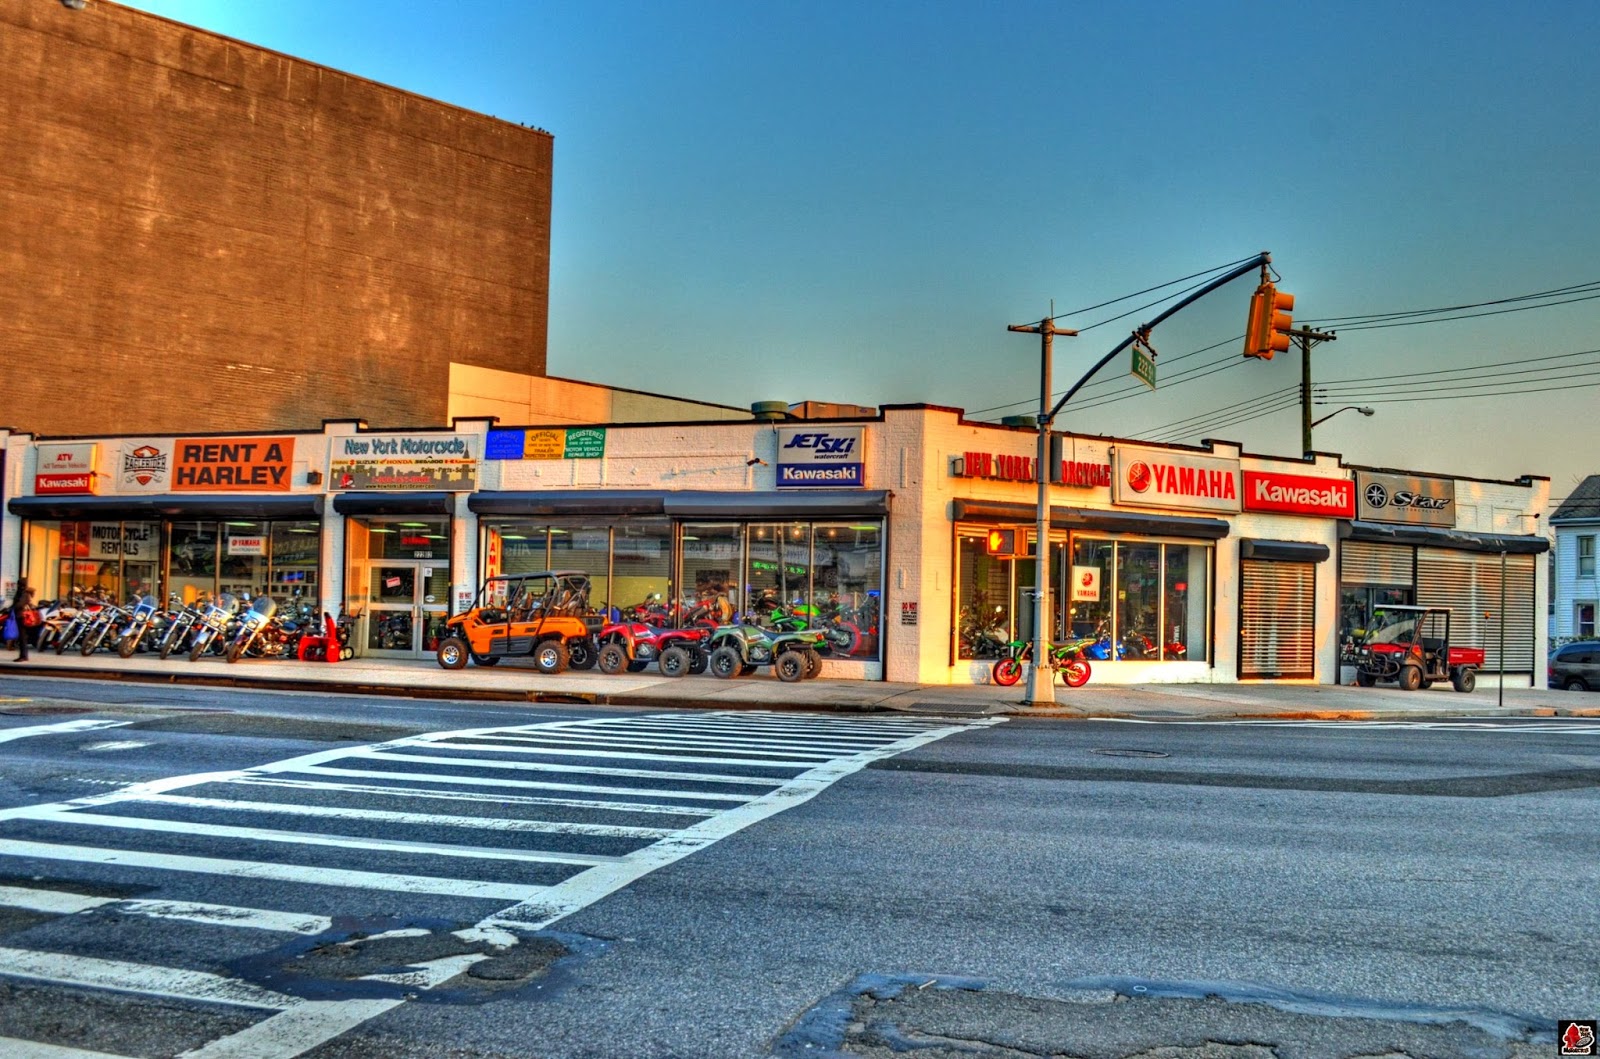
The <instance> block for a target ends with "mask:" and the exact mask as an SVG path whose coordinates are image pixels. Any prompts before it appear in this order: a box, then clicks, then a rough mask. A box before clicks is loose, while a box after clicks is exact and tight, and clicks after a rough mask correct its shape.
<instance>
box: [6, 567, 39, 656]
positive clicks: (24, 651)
mask: <svg viewBox="0 0 1600 1059" xmlns="http://www.w3.org/2000/svg"><path fill="white" fill-rule="evenodd" d="M32 610H33V589H31V588H29V587H28V579H27V578H23V579H22V580H20V581H18V582H17V594H16V595H15V596H13V597H11V610H10V612H9V613H8V614H7V615H6V623H5V628H6V632H7V634H8V635H9V634H10V631H11V629H12V627H13V626H15V627H16V635H17V658H16V660H17V661H18V662H26V661H27V660H28V639H29V637H31V636H33V634H34V633H33V630H34V629H35V628H36V627H37V626H38V622H37V621H36V622H34V624H33V625H29V624H28V620H27V615H28V614H29V613H30V612H31V611H32Z"/></svg>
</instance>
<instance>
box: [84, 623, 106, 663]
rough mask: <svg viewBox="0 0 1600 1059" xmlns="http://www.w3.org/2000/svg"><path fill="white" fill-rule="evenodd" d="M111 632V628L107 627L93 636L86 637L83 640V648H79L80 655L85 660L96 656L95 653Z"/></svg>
mask: <svg viewBox="0 0 1600 1059" xmlns="http://www.w3.org/2000/svg"><path fill="white" fill-rule="evenodd" d="M110 631H111V626H109V625H107V626H105V627H104V628H102V629H101V630H100V631H99V632H97V633H95V634H94V635H93V636H85V637H84V638H83V646H81V647H79V648H78V653H79V654H80V655H82V656H83V657H85V658H88V657H89V656H90V655H92V654H94V653H95V651H97V650H98V649H99V648H100V641H101V640H104V639H105V638H106V633H108V632H110Z"/></svg>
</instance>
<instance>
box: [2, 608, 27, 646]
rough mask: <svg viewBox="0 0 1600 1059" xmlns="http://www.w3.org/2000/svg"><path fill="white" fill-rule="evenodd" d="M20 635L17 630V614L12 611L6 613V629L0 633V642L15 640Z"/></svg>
mask: <svg viewBox="0 0 1600 1059" xmlns="http://www.w3.org/2000/svg"><path fill="white" fill-rule="evenodd" d="M21 635H22V633H21V632H20V631H18V629H17V612H16V611H14V610H8V611H6V628H5V632H4V633H0V640H15V639H17V638H18V637H19V636H21Z"/></svg>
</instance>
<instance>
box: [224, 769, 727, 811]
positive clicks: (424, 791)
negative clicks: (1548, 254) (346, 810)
mask: <svg viewBox="0 0 1600 1059" xmlns="http://www.w3.org/2000/svg"><path fill="white" fill-rule="evenodd" d="M232 782H233V783H234V784H237V785H240V786H256V787H284V788H292V789H298V790H312V791H338V792H341V793H346V794H372V795H377V796H380V797H386V798H394V797H399V798H432V799H434V800H436V801H447V802H494V803H495V804H497V805H549V806H559V807H561V808H566V809H597V810H600V811H601V812H608V813H646V814H655V815H663V816H711V815H714V814H716V813H720V812H721V811H722V810H721V809H715V808H708V807H706V806H702V805H652V804H650V803H648V802H602V801H596V800H594V799H592V798H551V797H544V796H540V795H530V794H507V793H505V792H504V791H499V790H497V791H495V792H494V793H492V794H485V793H483V792H480V791H452V790H442V789H435V788H430V787H384V786H382V785H379V784H372V783H324V782H322V781H321V780H297V779H294V778H292V777H289V776H253V777H241V778H240V779H236V780H233V781H232Z"/></svg>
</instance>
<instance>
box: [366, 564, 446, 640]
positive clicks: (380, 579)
mask: <svg viewBox="0 0 1600 1059" xmlns="http://www.w3.org/2000/svg"><path fill="white" fill-rule="evenodd" d="M449 580H450V573H449V569H448V567H445V566H443V565H442V564H436V563H432V562H428V561H427V560H406V559H387V560H382V561H377V562H371V563H367V564H364V570H363V576H362V580H361V584H362V586H363V588H364V589H365V592H366V597H367V598H366V605H365V606H364V607H363V608H362V610H361V625H360V628H359V629H358V631H357V636H358V638H359V642H360V643H361V646H362V654H364V655H369V656H372V657H375V658H421V657H424V656H425V655H428V654H431V653H433V651H435V650H436V649H437V648H438V646H439V637H440V636H441V635H443V629H444V620H445V618H446V617H447V616H448V615H449V610H450V606H449V588H448V584H449Z"/></svg>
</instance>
